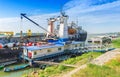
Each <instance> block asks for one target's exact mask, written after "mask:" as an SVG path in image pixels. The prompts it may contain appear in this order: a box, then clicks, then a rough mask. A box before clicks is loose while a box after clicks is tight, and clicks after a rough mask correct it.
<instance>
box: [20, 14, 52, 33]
mask: <svg viewBox="0 0 120 77" xmlns="http://www.w3.org/2000/svg"><path fill="white" fill-rule="evenodd" d="M20 15H21V19H23V17H25V18H26V19H28V20H29V21H31V22H32V23H34V24H35V25H36V26H38V27H39V28H41V29H43V30H44V31H46V32H48V33H50V34H52V33H51V32H49V31H48V30H46V29H45V28H44V27H42V26H40V25H39V24H38V23H36V22H35V21H33V20H32V19H30V18H28V17H27V16H26V14H25V13H21V14H20Z"/></svg>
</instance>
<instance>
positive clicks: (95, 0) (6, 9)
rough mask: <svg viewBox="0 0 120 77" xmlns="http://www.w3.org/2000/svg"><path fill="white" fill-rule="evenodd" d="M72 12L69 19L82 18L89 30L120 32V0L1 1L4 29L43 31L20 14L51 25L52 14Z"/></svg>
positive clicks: (0, 25) (0, 26)
mask: <svg viewBox="0 0 120 77" xmlns="http://www.w3.org/2000/svg"><path fill="white" fill-rule="evenodd" d="M61 9H62V10H63V11H65V13H66V14H67V15H69V20H68V22H71V21H74V22H76V21H78V24H79V25H80V26H82V27H83V29H85V30H86V31H87V32H88V33H108V32H120V0H0V31H14V32H20V30H23V31H24V32H25V31H27V30H28V29H31V30H32V31H33V32H43V30H41V29H39V28H38V27H37V26H35V25H34V24H33V23H31V22H29V21H27V20H26V19H23V20H21V19H20V13H26V14H27V16H29V17H30V18H31V19H33V20H34V21H36V22H37V23H38V24H40V25H41V26H43V27H44V28H47V25H48V23H47V20H46V19H48V18H49V17H56V16H58V15H59V14H60V10H61Z"/></svg>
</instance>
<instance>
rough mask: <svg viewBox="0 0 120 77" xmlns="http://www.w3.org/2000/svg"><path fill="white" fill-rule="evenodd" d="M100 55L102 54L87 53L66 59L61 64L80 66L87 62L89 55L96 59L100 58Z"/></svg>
mask: <svg viewBox="0 0 120 77" xmlns="http://www.w3.org/2000/svg"><path fill="white" fill-rule="evenodd" d="M101 54H102V53H101V52H88V53H85V54H83V55H82V56H77V57H74V58H70V59H67V60H65V61H63V63H65V64H76V65H82V64H85V63H87V62H88V59H89V57H90V56H91V55H92V56H93V58H96V57H98V56H100V55H101Z"/></svg>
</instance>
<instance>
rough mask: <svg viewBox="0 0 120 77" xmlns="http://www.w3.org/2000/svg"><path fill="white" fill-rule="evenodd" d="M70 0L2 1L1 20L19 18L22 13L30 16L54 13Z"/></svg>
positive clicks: (0, 6)
mask: <svg viewBox="0 0 120 77" xmlns="http://www.w3.org/2000/svg"><path fill="white" fill-rule="evenodd" d="M68 1H69V0H0V9H1V11H0V18H5V17H17V16H19V14H20V13H21V12H25V13H29V14H30V15H37V14H38V15H39V14H45V13H54V12H58V11H60V9H61V7H62V6H63V5H64V4H65V3H66V2H68Z"/></svg>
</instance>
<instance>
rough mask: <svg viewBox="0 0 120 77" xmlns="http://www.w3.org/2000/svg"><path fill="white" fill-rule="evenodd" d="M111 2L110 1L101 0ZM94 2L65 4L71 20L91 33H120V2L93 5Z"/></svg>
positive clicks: (78, 1) (79, 1)
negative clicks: (76, 21)
mask: <svg viewBox="0 0 120 77" xmlns="http://www.w3.org/2000/svg"><path fill="white" fill-rule="evenodd" d="M95 1H99V0H95ZM101 1H109V0H101ZM94 3H95V2H94V1H93V0H85V1H83V0H71V1H70V2H68V3H67V4H65V7H64V8H65V9H67V8H68V9H67V10H66V13H67V14H68V15H69V16H70V20H77V18H78V21H79V24H80V25H83V27H84V28H85V29H86V30H87V31H88V32H91V33H101V32H102V33H103V32H115V31H119V29H118V28H120V27H119V25H120V24H119V22H120V0H118V1H113V2H106V3H103V4H98V5H93V4H94Z"/></svg>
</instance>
